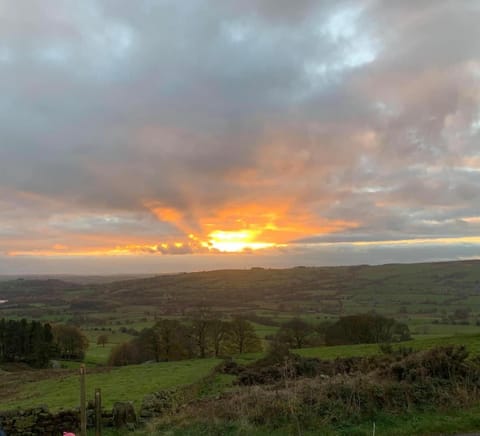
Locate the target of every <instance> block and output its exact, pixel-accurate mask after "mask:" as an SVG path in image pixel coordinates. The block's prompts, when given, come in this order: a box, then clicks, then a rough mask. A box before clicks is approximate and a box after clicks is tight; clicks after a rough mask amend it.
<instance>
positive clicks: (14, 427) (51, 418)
mask: <svg viewBox="0 0 480 436" xmlns="http://www.w3.org/2000/svg"><path fill="white" fill-rule="evenodd" d="M112 416H113V415H112V413H111V412H106V411H102V425H103V427H111V426H112V425H113V420H112ZM87 426H88V427H94V426H95V412H94V410H91V409H89V410H87ZM79 428H80V412H79V410H61V411H59V412H55V413H52V412H50V411H49V410H48V408H47V407H45V406H41V407H37V408H34V409H28V410H9V411H6V412H0V429H2V430H3V431H4V432H5V433H6V434H7V436H61V435H62V434H63V432H64V431H66V432H69V431H70V432H72V431H73V432H78V430H79Z"/></svg>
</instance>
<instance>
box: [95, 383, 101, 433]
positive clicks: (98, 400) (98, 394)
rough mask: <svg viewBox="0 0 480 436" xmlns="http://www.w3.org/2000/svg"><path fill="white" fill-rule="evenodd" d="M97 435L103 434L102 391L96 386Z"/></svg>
mask: <svg viewBox="0 0 480 436" xmlns="http://www.w3.org/2000/svg"><path fill="white" fill-rule="evenodd" d="M95 436H102V391H101V390H100V388H95Z"/></svg>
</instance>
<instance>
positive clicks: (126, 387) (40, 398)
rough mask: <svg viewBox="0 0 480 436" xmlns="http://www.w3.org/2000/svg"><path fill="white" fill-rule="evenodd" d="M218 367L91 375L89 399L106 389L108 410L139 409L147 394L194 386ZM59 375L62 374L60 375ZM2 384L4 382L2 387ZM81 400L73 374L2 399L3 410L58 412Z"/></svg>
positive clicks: (190, 365) (170, 365)
mask: <svg viewBox="0 0 480 436" xmlns="http://www.w3.org/2000/svg"><path fill="white" fill-rule="evenodd" d="M218 363H219V360H217V359H203V360H200V359H199V360H188V361H180V362H162V363H156V364H143V365H132V366H127V367H122V368H118V369H111V370H105V371H102V372H98V373H92V374H87V392H88V394H87V398H88V399H89V398H92V397H93V391H94V388H97V387H98V388H101V389H102V402H103V404H104V405H105V407H106V408H111V407H112V405H113V403H114V402H115V401H133V402H134V405H135V407H136V408H138V407H139V406H140V404H141V401H142V398H143V397H144V396H145V395H146V394H148V393H151V392H155V391H159V390H162V389H166V388H170V387H176V386H184V385H188V384H191V383H194V382H196V381H198V380H200V379H201V378H202V377H204V376H206V375H207V374H208V373H209V372H210V371H211V370H212V369H213V367H214V366H215V365H217V364H218ZM58 374H61V373H59V372H57V375H58ZM15 376H17V375H16V374H12V375H7V376H4V377H15ZM5 380H6V381H8V380H7V379H5ZM1 382H2V380H1V379H0V384H1ZM19 383H21V381H20V380H19ZM78 399H79V380H78V376H77V375H76V374H72V373H71V372H70V373H69V374H68V375H67V374H63V375H61V376H60V377H56V378H49V379H45V380H40V381H31V382H25V383H21V385H20V386H19V389H18V391H17V392H16V394H15V395H13V396H12V397H10V396H9V398H8V399H7V398H0V410H8V409H13V408H17V407H21V408H29V407H35V406H38V405H39V404H46V405H48V406H49V408H50V409H52V410H57V409H60V408H62V407H63V408H71V407H77V406H78V403H79V401H78Z"/></svg>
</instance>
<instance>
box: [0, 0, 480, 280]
mask: <svg viewBox="0 0 480 436" xmlns="http://www.w3.org/2000/svg"><path fill="white" fill-rule="evenodd" d="M406 3H407V2H395V4H394V3H393V2H389V1H380V0H365V1H347V0H345V1H322V2H318V1H310V0H301V1H298V2H291V1H283V0H281V1H280V0H275V1H274V0H247V1H243V2H233V1H225V0H192V1H189V2H174V1H170V0H158V1H153V0H149V1H147V0H145V1H138V2H130V1H126V0H121V1H118V0H117V1H101V2H100V1H95V0H85V1H82V2H74V1H68V0H62V1H57V0H56V1H53V0H33V1H31V2H29V3H28V5H27V4H23V3H22V2H10V1H8V0H0V93H1V95H2V98H1V99H0V252H1V253H3V262H4V265H7V264H8V265H10V263H7V260H8V262H12V259H7V258H8V257H9V256H12V255H17V256H21V257H22V259H20V260H18V259H17V260H15V262H16V263H15V265H17V266H16V267H15V268H18V265H21V264H22V261H23V262H25V263H24V265H27V260H26V259H25V258H24V256H33V257H38V258H40V257H42V256H55V257H66V256H72V255H75V256H100V255H105V254H107V255H112V256H113V255H116V256H118V255H128V254H132V253H133V254H137V255H146V254H160V255H166V254H167V255H168V254H197V255H199V256H200V255H202V254H205V253H212V252H214V253H216V252H219V251H224V250H223V249H224V248H225V247H227V248H228V247H230V248H231V247H237V246H236V245H235V243H238V242H239V241H240V240H241V241H240V242H241V244H240V245H238V246H239V247H240V249H247V250H251V249H255V248H259V247H262V248H267V249H268V250H269V251H270V252H271V251H272V250H273V252H274V253H275V254H274V255H275V256H283V259H284V260H285V262H287V263H288V259H293V258H295V259H301V255H299V254H298V253H299V252H300V253H303V254H304V256H305V258H309V259H310V258H311V259H316V261H317V262H318V263H326V262H327V260H328V254H326V251H325V250H326V248H325V247H327V246H328V247H330V253H331V254H332V255H333V251H331V250H333V249H334V248H335V250H346V249H348V250H350V251H349V253H353V252H356V251H355V250H358V246H357V247H356V244H357V245H358V244H359V243H362V242H363V243H364V242H369V243H371V244H376V245H375V246H378V247H390V248H389V250H390V249H394V248H391V247H394V246H395V244H392V243H391V241H399V240H401V241H405V245H408V246H409V249H410V250H417V251H416V252H417V253H421V252H422V253H427V252H428V250H423V251H422V250H420V248H419V247H420V246H422V247H425V246H426V245H425V243H424V242H422V241H423V240H428V239H433V240H434V241H432V244H434V245H435V244H437V245H439V247H441V249H443V250H445V251H444V253H445V254H446V255H445V256H442V257H445V258H448V257H461V256H475V255H478V254H480V250H477V248H478V240H477V239H476V236H478V235H480V210H479V209H480V207H479V206H480V190H479V189H478V188H479V186H480V45H479V44H478V41H479V40H480V28H479V26H478V25H477V23H478V21H479V19H480V5H479V4H478V2H477V1H474V0H456V1H453V0H425V1H420V2H417V3H416V5H415V7H412V6H411V5H407V4H406ZM218 232H221V233H218ZM415 240H417V241H418V243H415V244H411V243H410V244H409V242H411V241H415ZM435 240H436V242H435ZM439 240H442V241H443V242H440V241H439ZM445 241H447V242H445ZM448 241H449V242H448ZM335 243H340V244H339V245H336V246H335ZM226 244H227V245H226ZM228 244H230V245H228ZM232 244H233V245H232ZM255 244H257V245H255ZM258 244H260V245H258ZM262 244H263V245H262ZM332 244H333V245H332ZM345 244H347V245H345ZM427 245H428V244H427ZM373 246H374V245H370V247H373ZM413 246H415V247H416V248H414V247H413ZM466 246H468V249H466V248H465V247H466ZM322 247H323V248H322ZM332 247H334V248H332ZM447 247H448V249H447ZM472 247H473V248H472ZM299 250H300V251H299ZM302 250H303V251H302ZM312 250H313V252H314V253H317V255H316V257H315V255H314V254H312ZM315 250H317V251H315ZM227 251H228V250H227ZM230 251H232V250H230ZM327 251H328V250H327ZM397 252H398V253H399V254H398V259H399V260H401V259H403V257H402V256H404V255H403V254H400V251H398V250H397ZM447 253H448V255H447ZM288 256H293V257H290V258H289V257H288ZM349 256H350V255H345V257H344V258H343V261H344V262H350V261H352V260H351V258H350V257H349ZM375 256H376V255H375V254H374V249H373V248H370V249H369V250H366V249H362V255H361V257H360V256H356V257H355V260H356V261H357V262H359V263H368V262H370V261H372V262H376V261H377V260H378V259H376V257H375ZM422 256H423V255H422ZM422 256H420V255H419V256H413V257H415V259H416V260H420V259H423V258H430V257H429V256H426V255H425V256H426V257H422ZM391 257H392V260H395V259H397V258H396V257H395V256H391ZM187 258H188V259H190V258H191V257H189V256H185V257H184V260H183V261H181V260H179V258H178V257H177V258H176V260H175V261H176V262H186V263H185V265H186V266H185V268H186V269H188V262H191V260H187ZM335 258H336V259H337V258H338V261H339V263H342V256H341V255H337V254H335ZM417 258H418V259H417ZM0 261H2V259H0ZM28 262H29V263H28V265H31V262H33V260H32V259H30V258H29V259H28ZM296 262H297V260H296ZM297 263H301V262H297ZM192 265H193V264H192ZM5 269H7V267H5ZM178 269H184V268H182V267H179V268H178ZM0 271H1V268H0Z"/></svg>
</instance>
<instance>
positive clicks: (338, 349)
mask: <svg viewBox="0 0 480 436" xmlns="http://www.w3.org/2000/svg"><path fill="white" fill-rule="evenodd" d="M452 344H453V345H465V346H466V347H467V348H468V350H469V351H470V353H471V355H472V356H478V355H480V335H479V334H475V335H457V336H448V337H438V336H434V337H425V338H421V339H413V340H411V341H406V342H400V343H398V344H394V346H404V347H411V348H413V349H415V350H425V349H429V348H433V347H436V346H442V345H452ZM295 353H296V354H299V355H300V356H304V357H318V358H321V359H335V358H337V357H354V356H372V355H375V354H380V347H379V345H378V344H359V345H337V346H331V347H327V346H323V347H312V348H302V349H299V350H295Z"/></svg>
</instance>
